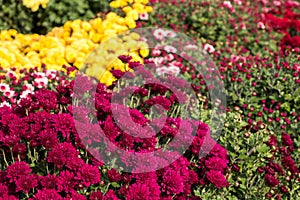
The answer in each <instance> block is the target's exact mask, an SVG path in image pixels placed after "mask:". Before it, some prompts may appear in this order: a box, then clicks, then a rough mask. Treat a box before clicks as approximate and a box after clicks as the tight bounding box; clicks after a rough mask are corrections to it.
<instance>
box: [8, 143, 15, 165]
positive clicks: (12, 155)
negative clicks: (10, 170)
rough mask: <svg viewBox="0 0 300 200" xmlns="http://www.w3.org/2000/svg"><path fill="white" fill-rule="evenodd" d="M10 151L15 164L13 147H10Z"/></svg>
mask: <svg viewBox="0 0 300 200" xmlns="http://www.w3.org/2000/svg"><path fill="white" fill-rule="evenodd" d="M9 150H10V155H11V159H12V161H13V163H14V162H15V158H14V154H13V151H12V147H10V148H9Z"/></svg>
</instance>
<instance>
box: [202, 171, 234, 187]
mask: <svg viewBox="0 0 300 200" xmlns="http://www.w3.org/2000/svg"><path fill="white" fill-rule="evenodd" d="M206 177H207V179H208V180H209V181H210V182H211V183H212V184H214V185H215V186H216V187H217V188H221V187H228V186H229V183H228V182H227V180H226V178H225V177H224V175H223V174H222V173H221V172H220V171H215V170H210V171H209V172H207V173H206Z"/></svg>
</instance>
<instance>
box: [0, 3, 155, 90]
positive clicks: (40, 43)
mask: <svg viewBox="0 0 300 200" xmlns="http://www.w3.org/2000/svg"><path fill="white" fill-rule="evenodd" d="M139 2H140V3H138V5H141V6H142V7H143V9H142V10H136V9H135V8H134V7H132V8H130V9H131V10H133V11H134V10H136V12H138V13H140V12H149V11H151V9H149V7H148V6H146V5H143V4H142V3H143V2H147V1H143V2H142V1H139ZM141 2H142V3H141ZM135 7H136V6H135ZM131 13H132V12H126V15H125V17H121V16H119V15H117V14H116V13H114V12H110V13H108V14H107V15H106V16H105V18H104V19H101V18H95V19H92V20H90V21H82V20H74V21H68V22H66V23H65V24H64V26H62V27H56V28H54V29H53V30H52V31H51V32H49V33H48V34H47V35H38V34H20V33H18V32H17V31H15V30H6V31H1V32H0V66H1V67H3V68H6V69H8V68H11V67H16V68H31V67H41V64H42V63H44V64H46V66H47V68H48V69H54V70H61V66H62V65H64V64H66V65H73V66H75V67H76V68H78V69H79V70H85V71H86V72H87V74H88V75H90V76H94V77H97V78H100V77H102V78H101V79H103V80H104V82H105V83H107V84H109V83H111V81H112V80H113V77H112V75H111V74H110V73H108V72H105V74H104V76H100V75H99V74H100V72H103V69H110V68H111V67H114V68H116V69H117V68H118V69H121V68H122V70H124V69H125V68H124V66H123V65H122V63H120V62H118V61H116V60H115V59H116V58H117V56H119V55H120V53H123V54H124V53H125V54H126V53H127V54H129V52H131V53H130V54H131V55H132V56H133V54H135V55H134V56H133V57H134V58H136V59H137V60H140V59H141V57H146V56H148V54H149V51H148V50H147V47H146V46H147V44H146V43H145V42H142V41H140V38H139V35H137V34H130V35H127V36H126V37H125V36H124V38H123V39H119V40H117V37H116V36H117V35H120V33H124V32H126V31H128V30H130V29H132V28H135V26H136V24H135V20H136V16H134V15H133V14H131ZM125 35H126V34H125ZM110 38H115V39H110ZM116 41H117V42H116ZM104 42H106V43H104ZM120 42H121V43H120ZM100 44H103V45H101V48H100V50H99V48H97V47H98V46H99V45H100ZM103 46H105V48H102V47H103ZM121 47H122V48H121ZM101 49H102V50H101ZM120 49H123V50H124V49H125V50H126V51H121V50H120ZM93 50H95V51H94V52H97V57H101V58H99V59H96V61H95V62H96V63H97V65H93V67H89V66H88V67H87V65H86V64H85V63H86V60H87V57H88V55H89V54H90V53H91V52H92V51H93ZM91 57H93V56H90V57H89V58H91ZM112 60H115V61H114V62H118V63H119V64H121V65H120V66H123V67H117V66H116V64H110V65H107V63H111V62H112ZM101 74H102V75H103V73H101Z"/></svg>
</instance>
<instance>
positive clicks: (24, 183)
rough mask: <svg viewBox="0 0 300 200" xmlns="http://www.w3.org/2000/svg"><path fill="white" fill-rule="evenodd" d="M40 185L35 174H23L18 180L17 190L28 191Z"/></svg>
mask: <svg viewBox="0 0 300 200" xmlns="http://www.w3.org/2000/svg"><path fill="white" fill-rule="evenodd" d="M37 185H38V180H37V176H36V175H35V174H28V175H21V176H20V177H19V178H18V179H17V180H16V186H17V189H16V191H23V192H25V193H28V192H29V191H30V190H31V189H33V188H35V187H36V186H37Z"/></svg>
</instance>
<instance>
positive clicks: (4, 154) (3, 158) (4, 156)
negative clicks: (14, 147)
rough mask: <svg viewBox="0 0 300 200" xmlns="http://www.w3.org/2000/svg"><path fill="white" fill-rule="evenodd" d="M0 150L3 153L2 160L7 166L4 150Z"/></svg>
mask: <svg viewBox="0 0 300 200" xmlns="http://www.w3.org/2000/svg"><path fill="white" fill-rule="evenodd" d="M1 151H2V153H3V160H4V162H5V165H6V167H8V162H7V160H6V156H5V152H4V150H3V149H1Z"/></svg>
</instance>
